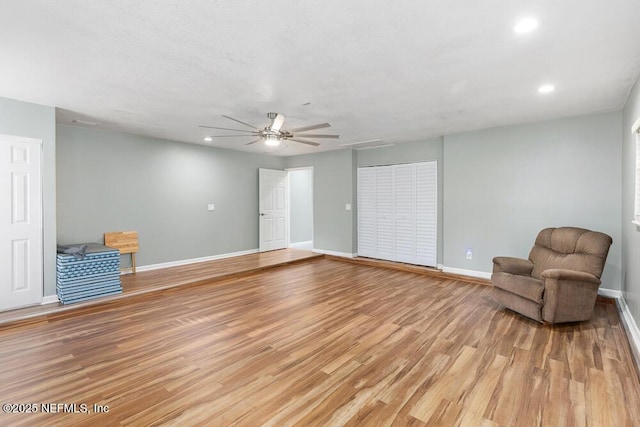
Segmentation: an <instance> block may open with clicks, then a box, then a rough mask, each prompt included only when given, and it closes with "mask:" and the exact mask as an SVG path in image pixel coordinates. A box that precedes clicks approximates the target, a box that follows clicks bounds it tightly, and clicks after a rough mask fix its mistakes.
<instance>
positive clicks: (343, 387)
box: [0, 259, 640, 426]
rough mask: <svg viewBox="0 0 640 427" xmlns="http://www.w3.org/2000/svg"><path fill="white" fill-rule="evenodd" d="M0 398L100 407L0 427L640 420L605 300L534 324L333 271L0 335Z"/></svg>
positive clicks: (470, 300)
mask: <svg viewBox="0 0 640 427" xmlns="http://www.w3.org/2000/svg"><path fill="white" fill-rule="evenodd" d="M0 385H1V391H0V396H1V399H0V400H1V401H2V402H1V403H38V404H39V403H67V404H72V403H76V404H83V403H84V404H87V405H88V406H89V409H90V410H91V409H93V404H98V405H104V406H108V408H109V412H108V413H91V414H70V413H58V414H43V413H41V412H40V413H37V414H0V425H3V426H5V425H14V424H16V425H29V426H33V425H55V424H59V425H65V426H70V425H93V426H103V425H107V426H108V425H122V424H124V425H161V424H170V425H180V426H183V425H207V426H210V425H217V426H226V425H243V426H258V425H271V426H283V425H301V426H313V425H318V426H324V425H349V426H368V425H380V426H385V425H436V426H449V425H461V426H480V425H484V426H537V425H542V426H562V425H578V426H580V425H584V426H632V425H638V421H639V420H640V385H639V383H638V377H637V375H636V372H635V370H634V368H633V366H632V362H631V357H630V353H629V347H628V343H627V342H626V338H625V336H624V333H623V331H622V329H621V325H620V322H619V318H618V314H617V311H616V308H615V305H613V304H602V303H599V304H598V305H597V306H596V311H595V314H594V317H593V319H592V320H591V321H589V322H585V323H580V324H574V325H564V326H553V327H550V326H542V325H539V324H537V323H535V322H532V321H529V320H527V319H525V318H522V317H520V316H518V315H516V314H514V313H511V312H508V311H504V310H503V309H501V308H500V307H499V306H497V305H496V304H495V303H494V302H493V301H492V300H491V298H490V287H488V286H486V285H482V284H472V283H466V282H458V281H455V280H450V279H446V278H438V277H429V276H425V275H421V274H414V273H408V272H402V271H392V270H387V269H382V268H375V267H370V266H364V265H357V264H351V263H344V262H341V261H337V260H331V259H317V260H312V261H309V262H305V263H298V264H294V265H289V266H286V267H278V268H273V269H270V270H268V271H264V272H261V273H256V274H254V275H249V276H244V277H240V278H232V279H226V280H223V281H217V282H212V283H210V284H200V285H197V286H186V287H182V288H175V289H168V290H164V291H161V292H158V293H151V294H146V295H140V296H135V297H131V298H129V299H127V300H120V301H115V302H112V303H110V304H108V305H104V306H93V307H85V308H81V309H78V310H74V311H72V312H65V313H59V314H57V315H52V316H49V317H47V318H44V319H42V321H41V322H39V323H30V324H24V325H14V326H5V327H0ZM79 408H80V407H79ZM69 409H70V408H69Z"/></svg>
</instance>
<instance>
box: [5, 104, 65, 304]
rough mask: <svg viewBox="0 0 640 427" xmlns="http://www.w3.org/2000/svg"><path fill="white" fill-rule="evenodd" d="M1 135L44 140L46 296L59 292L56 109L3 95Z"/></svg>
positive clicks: (43, 212)
mask: <svg viewBox="0 0 640 427" xmlns="http://www.w3.org/2000/svg"><path fill="white" fill-rule="evenodd" d="M0 134H3V135H13V136H24V137H29V138H36V139H41V140H42V184H43V185H42V195H43V201H42V202H43V205H42V214H43V228H44V233H43V234H44V237H43V245H44V247H43V249H44V266H43V268H44V270H43V273H44V295H45V296H48V295H55V294H56V112H55V108H53V107H47V106H44V105H37V104H31V103H28V102H21V101H16V100H13V99H6V98H0Z"/></svg>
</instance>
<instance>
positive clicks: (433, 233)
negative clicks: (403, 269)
mask: <svg viewBox="0 0 640 427" xmlns="http://www.w3.org/2000/svg"><path fill="white" fill-rule="evenodd" d="M437 206H438V164H437V162H425V163H417V164H416V212H417V215H416V258H417V260H416V264H420V265H428V266H431V267H435V266H436V262H437V247H438V246H437V245H438V225H437V220H438V211H437Z"/></svg>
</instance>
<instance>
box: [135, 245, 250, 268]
mask: <svg viewBox="0 0 640 427" xmlns="http://www.w3.org/2000/svg"><path fill="white" fill-rule="evenodd" d="M256 253H258V249H249V250H247V251H240V252H231V253H228V254H220V255H212V256H205V257H201V258H191V259H183V260H180V261H170V262H162V263H160V264H149V265H141V266H139V267H137V268H136V271H150V270H158V269H160V268H167V267H177V266H179V265H187V264H195V263H198V262H205V261H215V260H217V259H224V258H232V257H236V256H242V255H250V254H256Z"/></svg>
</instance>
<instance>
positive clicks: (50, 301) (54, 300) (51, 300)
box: [41, 295, 60, 305]
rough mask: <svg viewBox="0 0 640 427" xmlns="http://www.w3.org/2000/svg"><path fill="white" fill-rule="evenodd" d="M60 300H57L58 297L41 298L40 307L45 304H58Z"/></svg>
mask: <svg viewBox="0 0 640 427" xmlns="http://www.w3.org/2000/svg"><path fill="white" fill-rule="evenodd" d="M59 301H60V300H59V299H58V295H47V296H44V297H42V303H41V304H42V305H45V304H55V303H57V302H59Z"/></svg>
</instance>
